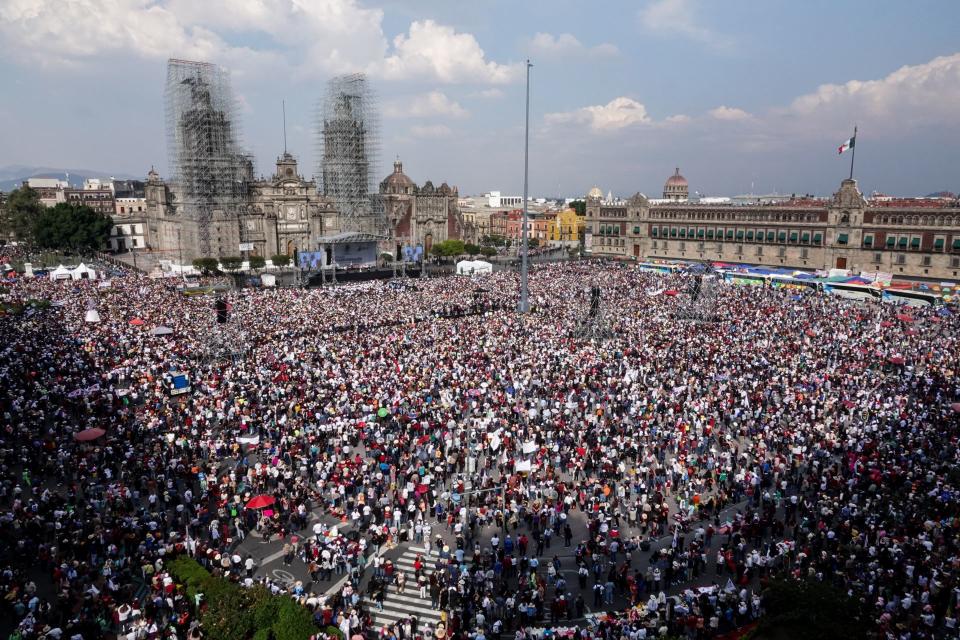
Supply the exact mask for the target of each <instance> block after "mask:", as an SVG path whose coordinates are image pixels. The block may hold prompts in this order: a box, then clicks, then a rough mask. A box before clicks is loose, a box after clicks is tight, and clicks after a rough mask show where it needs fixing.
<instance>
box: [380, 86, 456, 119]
mask: <svg viewBox="0 0 960 640" xmlns="http://www.w3.org/2000/svg"><path fill="white" fill-rule="evenodd" d="M384 114H385V115H387V116H389V117H393V118H430V117H447V118H465V117H466V116H468V115H469V112H468V111H467V110H466V109H464V108H463V107H461V106H460V104H459V103H458V102H456V101H455V100H451V99H450V98H448V97H447V95H446V94H445V93H443V92H442V91H430V92H429V93H424V94H422V95H418V96H413V97H412V98H408V99H404V100H392V101H390V102H388V103H386V104H385V105H384Z"/></svg>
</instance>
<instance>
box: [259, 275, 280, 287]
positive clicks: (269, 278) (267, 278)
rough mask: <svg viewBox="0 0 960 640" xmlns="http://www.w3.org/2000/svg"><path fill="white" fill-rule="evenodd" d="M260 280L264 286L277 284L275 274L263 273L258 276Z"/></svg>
mask: <svg viewBox="0 0 960 640" xmlns="http://www.w3.org/2000/svg"><path fill="white" fill-rule="evenodd" d="M260 282H262V283H263V286H265V287H275V286H277V276H275V275H273V274H272V273H265V274H263V275H262V276H260Z"/></svg>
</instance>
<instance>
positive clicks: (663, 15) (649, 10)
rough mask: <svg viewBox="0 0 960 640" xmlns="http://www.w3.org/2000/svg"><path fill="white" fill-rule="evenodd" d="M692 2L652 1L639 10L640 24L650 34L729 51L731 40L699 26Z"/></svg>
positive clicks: (673, 0)
mask: <svg viewBox="0 0 960 640" xmlns="http://www.w3.org/2000/svg"><path fill="white" fill-rule="evenodd" d="M696 9H697V7H696V6H695V3H694V1H693V0H653V1H652V2H650V3H649V4H647V6H645V7H644V8H643V9H641V10H640V14H639V16H640V24H641V25H643V27H644V28H645V29H646V30H647V31H649V32H652V33H657V34H662V35H680V36H683V37H685V38H689V39H690V40H694V41H696V42H700V43H702V44H705V45H708V46H710V47H712V48H714V49H717V50H724V49H729V48H730V47H732V46H733V40H731V39H730V38H729V37H727V36H725V35H722V34H719V33H716V32H714V31H712V30H710V29H708V28H707V27H704V26H703V25H701V24H700V23H699V22H698V21H697V18H696V13H697V11H696Z"/></svg>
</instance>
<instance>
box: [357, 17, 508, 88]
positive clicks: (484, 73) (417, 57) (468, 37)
mask: <svg viewBox="0 0 960 640" xmlns="http://www.w3.org/2000/svg"><path fill="white" fill-rule="evenodd" d="M371 70H372V71H374V72H377V73H379V74H381V75H383V76H384V77H386V78H389V79H391V80H404V79H407V78H411V77H418V78H431V79H434V80H438V81H440V82H450V83H454V82H478V83H485V84H486V83H489V84H505V83H508V82H513V81H515V80H518V79H519V78H520V77H521V74H522V73H523V65H522V64H499V63H497V62H493V61H490V60H487V58H486V54H485V53H484V51H483V49H481V48H480V43H478V42H477V39H476V38H474V37H473V35H472V34H469V33H458V32H457V31H455V30H454V28H453V27H448V26H446V25H442V24H437V23H436V22H434V21H433V20H424V21H415V22H413V23H412V24H411V25H410V32H409V34H400V35H398V36H397V37H396V38H394V39H393V54H392V55H389V56H387V58H386V59H385V60H384V61H383V63H382V64H376V65H374V66H373V67H372V68H371Z"/></svg>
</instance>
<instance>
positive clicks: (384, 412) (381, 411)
mask: <svg viewBox="0 0 960 640" xmlns="http://www.w3.org/2000/svg"><path fill="white" fill-rule="evenodd" d="M388 413H390V412H389V411H387V409H386V407H380V409H379V410H378V411H377V415H378V416H380V417H381V418H386V417H387V414H388Z"/></svg>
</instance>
